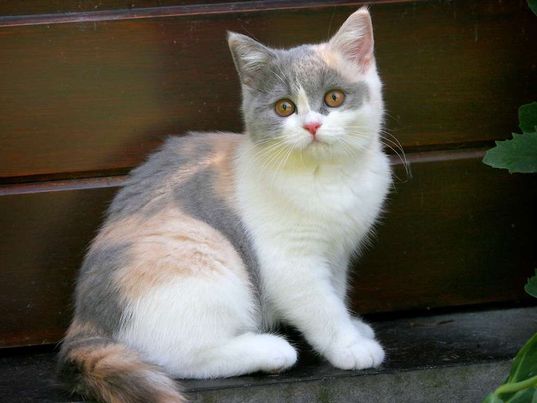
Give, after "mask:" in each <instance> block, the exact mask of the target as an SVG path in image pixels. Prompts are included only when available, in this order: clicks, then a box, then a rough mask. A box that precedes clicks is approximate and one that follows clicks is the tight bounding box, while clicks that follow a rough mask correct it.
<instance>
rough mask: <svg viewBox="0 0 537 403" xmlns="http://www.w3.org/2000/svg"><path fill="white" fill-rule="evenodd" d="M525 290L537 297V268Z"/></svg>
mask: <svg viewBox="0 0 537 403" xmlns="http://www.w3.org/2000/svg"><path fill="white" fill-rule="evenodd" d="M524 291H526V292H527V293H528V294H530V295H531V296H532V297H535V298H537V269H535V275H534V276H533V277H531V278H529V279H528V282H527V283H526V285H525V286H524Z"/></svg>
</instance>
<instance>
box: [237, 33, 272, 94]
mask: <svg viewBox="0 0 537 403" xmlns="http://www.w3.org/2000/svg"><path fill="white" fill-rule="evenodd" d="M227 41H228V44H229V49H230V50H231V54H232V56H233V62H235V67H236V68H237V72H238V73H239V78H240V79H241V82H242V83H243V84H244V85H247V86H249V87H251V86H252V84H253V82H254V81H255V79H256V77H257V76H258V75H259V73H260V72H261V71H263V69H265V68H266V66H267V65H268V63H270V61H271V60H272V59H273V58H274V57H275V55H274V52H273V51H272V50H271V49H269V48H267V47H266V46H264V45H262V44H260V43H259V42H257V41H255V40H253V39H252V38H250V37H248V36H246V35H242V34H237V33H235V32H228V34H227Z"/></svg>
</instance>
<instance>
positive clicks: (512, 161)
mask: <svg viewBox="0 0 537 403" xmlns="http://www.w3.org/2000/svg"><path fill="white" fill-rule="evenodd" d="M483 162H484V163H485V164H487V165H490V166H491V167H494V168H505V169H508V170H509V172H510V173H513V172H525V173H528V172H537V133H526V134H516V133H513V139H512V140H505V141H497V142H496V147H494V148H491V149H490V150H488V151H487V153H486V154H485V158H483Z"/></svg>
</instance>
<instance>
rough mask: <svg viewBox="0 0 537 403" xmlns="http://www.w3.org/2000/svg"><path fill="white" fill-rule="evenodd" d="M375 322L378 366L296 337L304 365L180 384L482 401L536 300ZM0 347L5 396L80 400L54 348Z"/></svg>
mask: <svg viewBox="0 0 537 403" xmlns="http://www.w3.org/2000/svg"><path fill="white" fill-rule="evenodd" d="M374 327H375V329H376V330H377V334H378V337H379V339H380V340H381V341H382V343H383V344H384V346H385V347H386V351H387V356H388V359H387V361H386V363H385V364H384V365H383V367H382V368H379V369H375V370H366V371H342V370H337V369H335V368H333V367H331V366H330V365H329V364H328V363H326V362H325V361H324V360H322V359H320V358H319V357H317V356H316V355H315V354H313V353H311V351H310V350H309V349H308V348H307V347H306V346H305V345H304V344H303V343H302V342H301V341H300V340H297V344H298V346H299V351H300V359H299V364H298V365H297V366H296V367H295V368H293V369H292V370H291V371H288V372H286V373H283V374H278V375H265V374H255V375H251V376H243V377H236V378H229V379H217V380H203V381H201V380H183V381H181V383H182V385H183V386H184V389H185V391H186V392H187V394H188V395H189V396H190V397H191V398H192V400H194V401H199V402H226V403H227V402H231V403H233V402H237V403H238V402H241V403H245V402H275V403H280V402H293V403H295V402H322V403H324V402H362V401H363V402H390V401H397V402H431V401H434V402H454V401H458V402H466V401H468V402H470V401H480V400H481V399H482V398H483V397H484V396H485V395H486V394H487V393H488V392H489V391H490V390H492V389H493V388H494V387H495V386H496V385H497V384H499V383H500V382H501V381H502V380H503V379H504V378H505V376H506V374H507V371H508V369H509V366H510V361H511V359H512V358H513V357H514V355H515V354H516V352H517V351H518V349H519V348H520V347H521V346H522V345H523V344H524V342H525V341H526V340H527V339H528V338H529V337H530V336H531V335H532V334H533V332H535V331H537V307H530V308H516V309H502V310H491V311H478V312H465V313H454V314H442V315H433V316H422V317H415V318H402V319H395V320H383V321H378V322H375V323H374ZM0 354H2V356H1V357H0V401H6V402H23V401H24V402H67V401H73V399H72V398H69V397H68V396H65V395H64V394H62V393H61V392H60V391H59V390H58V389H57V387H56V385H55V381H54V365H55V362H54V353H53V352H20V351H9V350H7V351H2V352H0Z"/></svg>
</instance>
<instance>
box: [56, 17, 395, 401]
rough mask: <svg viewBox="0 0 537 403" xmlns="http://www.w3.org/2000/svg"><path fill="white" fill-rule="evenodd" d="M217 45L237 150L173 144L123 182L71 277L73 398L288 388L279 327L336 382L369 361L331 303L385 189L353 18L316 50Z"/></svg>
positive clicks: (375, 360)
mask: <svg viewBox="0 0 537 403" xmlns="http://www.w3.org/2000/svg"><path fill="white" fill-rule="evenodd" d="M228 43H229V48H230V50H231V54H232V58H233V61H234V63H235V67H236V69H237V71H238V75H239V79H240V82H241V87H242V112H243V118H244V124H245V134H233V133H191V134H189V135H186V136H182V137H171V138H169V139H168V140H167V141H166V142H165V144H164V145H163V146H162V147H161V149H160V150H159V151H157V152H156V153H154V154H153V155H151V156H150V157H149V158H148V159H147V161H146V162H145V163H144V164H142V165H141V166H139V167H138V168H135V169H134V170H133V171H132V172H131V173H130V175H129V177H128V179H127V180H126V182H125V185H124V186H123V188H122V189H121V190H120V191H119V192H118V194H117V195H116V197H115V198H114V200H113V202H112V203H111V205H110V207H109V209H108V214H107V218H106V220H105V222H104V224H103V226H102V228H101V230H100V232H99V233H98V235H97V236H96V238H95V239H94V241H93V242H92V244H91V246H90V248H89V250H88V253H87V255H86V257H85V260H84V262H83V264H82V267H81V270H80V274H79V279H78V282H77V286H76V292H75V297H76V304H75V312H74V319H73V321H72V323H71V326H70V327H69V329H68V331H67V334H66V337H65V339H64V341H63V344H62V347H61V351H60V356H59V373H60V377H61V379H63V380H64V381H65V382H67V383H68V384H70V385H71V386H70V390H71V391H72V392H74V393H79V394H82V395H83V396H89V397H92V398H94V399H97V400H100V401H105V402H183V401H185V397H184V396H183V395H182V393H181V391H180V390H179V388H178V386H177V384H176V383H175V382H174V381H172V378H215V377H230V376H236V375H241V374H247V373H252V372H257V371H264V372H269V373H274V372H279V371H283V370H286V369H288V368H290V367H291V366H293V365H294V364H295V362H296V361H297V352H296V350H295V348H294V347H293V346H292V345H291V344H290V343H289V342H288V341H287V340H286V339H285V338H284V337H282V336H280V335H278V334H276V333H275V329H277V325H278V324H280V323H284V324H289V325H291V326H293V327H295V328H296V329H298V330H299V331H300V332H301V334H302V335H303V336H304V338H305V340H306V341H307V342H308V343H309V344H311V346H312V347H313V348H314V349H315V350H316V351H317V352H318V353H319V354H320V355H322V356H323V357H324V358H326V359H327V360H328V361H329V362H330V363H331V364H332V365H333V366H335V367H337V368H342V369H346V370H352V369H363V368H369V367H377V366H379V365H380V364H381V363H382V361H383V359H384V351H383V349H382V347H381V345H380V344H379V343H378V342H377V341H376V339H375V334H374V331H373V329H372V328H371V327H370V326H369V325H367V324H366V323H364V322H363V321H362V320H360V319H359V318H358V317H353V316H351V314H350V313H349V310H348V308H347V306H346V302H345V299H346V291H347V267H348V265H349V260H350V258H351V256H352V255H353V253H354V252H356V251H357V250H359V249H360V245H361V244H363V241H364V239H365V238H366V237H367V234H368V233H369V232H370V230H371V227H372V226H373V224H374V223H375V221H376V219H377V217H378V215H379V213H380V211H381V209H382V205H383V202H384V200H385V198H386V195H387V193H388V190H389V187H390V185H391V181H392V179H391V178H392V175H391V170H390V164H389V160H388V157H387V156H386V154H385V153H384V151H383V149H382V146H381V141H380V130H381V126H382V121H383V112H384V107H383V100H382V92H381V81H380V78H379V75H378V73H377V68H376V63H375V58H374V53H373V28H372V23H371V18H370V15H369V11H368V9H367V8H360V9H359V10H358V11H356V12H355V13H354V14H352V15H351V16H350V17H349V18H348V19H347V20H346V21H345V23H344V24H343V25H342V26H341V28H340V29H339V30H338V32H337V33H336V34H335V35H334V36H333V37H332V38H331V39H330V40H329V41H328V42H326V43H322V44H318V45H302V46H298V47H295V48H292V49H288V50H281V49H271V48H268V47H266V46H264V45H262V44H260V43H258V42H257V41H255V40H253V39H251V38H249V37H247V36H244V35H241V34H238V33H232V32H230V33H228Z"/></svg>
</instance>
